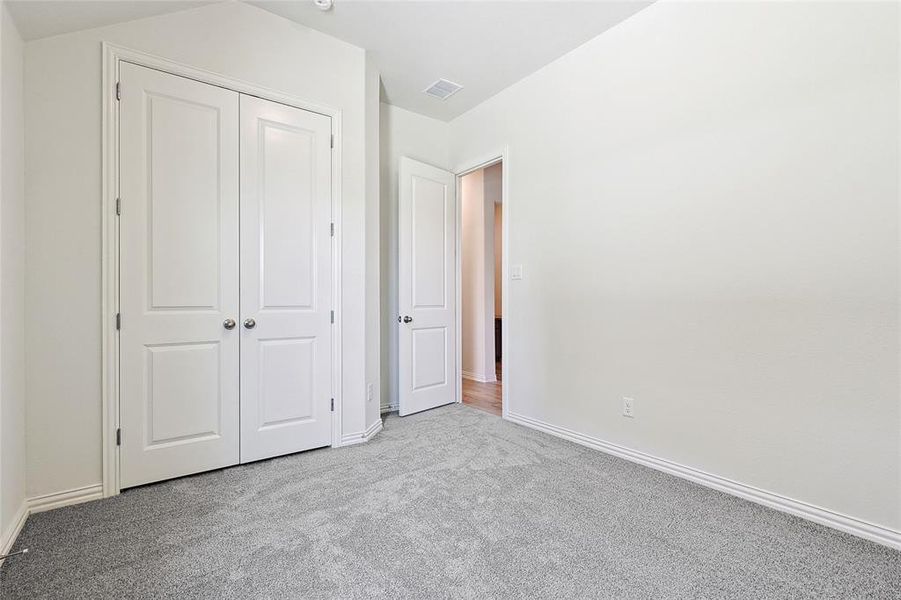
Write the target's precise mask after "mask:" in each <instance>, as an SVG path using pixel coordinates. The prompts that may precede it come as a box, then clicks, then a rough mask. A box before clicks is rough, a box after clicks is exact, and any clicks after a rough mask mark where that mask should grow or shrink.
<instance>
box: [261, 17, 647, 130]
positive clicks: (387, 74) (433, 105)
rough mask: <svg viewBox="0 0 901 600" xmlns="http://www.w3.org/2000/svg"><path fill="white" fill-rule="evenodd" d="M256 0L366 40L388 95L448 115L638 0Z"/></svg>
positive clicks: (603, 26)
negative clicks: (439, 89) (448, 87)
mask: <svg viewBox="0 0 901 600" xmlns="http://www.w3.org/2000/svg"><path fill="white" fill-rule="evenodd" d="M249 1H250V3H251V4H253V5H255V6H259V7H260V8H264V9H266V10H268V11H270V12H273V13H275V14H278V15H281V16H283V17H286V18H288V19H291V20H292V21H296V22H298V23H302V24H303V25H306V26H308V27H311V28H313V29H318V30H319V31H322V32H324V33H328V34H329V35H333V36H335V37H336V38H339V39H342V40H344V41H346V42H350V43H351V44H354V45H355V46H360V47H361V48H366V49H367V50H368V51H369V52H370V53H371V55H372V59H373V61H374V63H375V65H376V66H377V67H378V68H379V71H380V72H381V76H382V91H383V94H384V97H383V100H384V101H385V102H388V103H389V104H394V105H395V106H400V107H401V108H406V109H408V110H412V111H414V112H418V113H421V114H424V115H428V116H430V117H434V118H436V119H441V120H444V121H449V120H451V119H453V118H454V117H456V116H458V115H460V114H462V113H464V112H466V111H467V110H469V109H470V108H472V107H474V106H476V105H477V104H479V103H480V102H482V101H484V100H486V99H487V98H490V97H491V96H493V95H495V94H496V93H498V92H499V91H501V90H502V89H504V88H506V87H508V86H509V85H511V84H513V83H515V82H517V81H519V80H520V79H522V78H523V77H525V76H526V75H529V74H530V73H533V72H534V71H536V70H538V69H539V68H541V67H543V66H544V65H546V64H548V63H549V62H552V61H553V60H554V59H556V58H559V57H560V56H563V55H564V54H566V53H567V52H569V51H570V50H572V49H574V48H576V47H578V46H581V45H582V44H584V43H585V42H587V41H588V40H590V39H591V38H593V37H595V36H597V35H598V34H600V33H601V32H603V31H606V30H607V29H609V28H611V27H613V26H614V25H616V24H617V23H619V22H621V21H623V20H624V19H626V18H628V17H630V16H632V15H633V14H635V13H636V12H638V11H639V10H641V9H642V8H644V7H646V6H648V5H649V4H650V2H638V1H619V2H616V1H606V0H595V1H593V2H592V1H584V0H582V1H575V2H573V1H569V0H546V1H534V0H526V1H523V0H519V1H516V0H506V1H440V0H431V1H427V0H423V1H406V2H404V1H396V0H395V1H384V0H367V1H362V0H357V1H352V0H335V6H334V8H332V10H330V11H328V12H322V11H320V10H319V9H317V8H316V7H315V6H313V3H312V2H311V1H304V0H298V1H291V2H288V1H285V0H249ZM441 78H444V79H449V80H450V81H453V82H455V83H459V84H460V85H462V86H463V89H462V90H461V91H459V92H457V93H456V94H454V95H453V96H451V97H450V98H448V99H447V100H443V101H442V100H438V99H437V98H432V97H430V96H426V95H425V94H423V93H422V91H423V90H424V89H425V88H427V87H428V86H429V85H431V84H432V83H434V82H435V80H437V79H441Z"/></svg>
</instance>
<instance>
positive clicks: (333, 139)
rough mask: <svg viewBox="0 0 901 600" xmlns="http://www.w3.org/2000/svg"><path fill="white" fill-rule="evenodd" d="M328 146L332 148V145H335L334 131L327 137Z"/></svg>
mask: <svg viewBox="0 0 901 600" xmlns="http://www.w3.org/2000/svg"><path fill="white" fill-rule="evenodd" d="M328 147H329V148H334V147H335V134H334V133H333V134H332V136H331V137H330V138H329V142H328Z"/></svg>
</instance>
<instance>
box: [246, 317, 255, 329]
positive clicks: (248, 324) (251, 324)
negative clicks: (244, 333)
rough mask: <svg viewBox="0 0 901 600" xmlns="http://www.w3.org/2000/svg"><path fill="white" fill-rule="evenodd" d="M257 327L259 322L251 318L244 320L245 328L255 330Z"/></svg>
mask: <svg viewBox="0 0 901 600" xmlns="http://www.w3.org/2000/svg"><path fill="white" fill-rule="evenodd" d="M256 326H257V322H256V321H254V320H253V319H249V318H248V319H244V327H246V328H247V329H253V328H254V327H256Z"/></svg>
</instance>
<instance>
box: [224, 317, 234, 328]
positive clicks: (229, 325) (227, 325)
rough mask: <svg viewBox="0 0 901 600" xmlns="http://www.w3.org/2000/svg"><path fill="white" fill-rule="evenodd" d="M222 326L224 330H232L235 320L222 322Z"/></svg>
mask: <svg viewBox="0 0 901 600" xmlns="http://www.w3.org/2000/svg"><path fill="white" fill-rule="evenodd" d="M222 326H223V327H225V328H226V329H234V328H235V320H234V319H226V320H224V321H222Z"/></svg>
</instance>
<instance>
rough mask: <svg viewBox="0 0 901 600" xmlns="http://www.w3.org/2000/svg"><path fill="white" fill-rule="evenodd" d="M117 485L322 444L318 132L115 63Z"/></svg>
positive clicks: (325, 252) (230, 94) (325, 132)
mask: <svg viewBox="0 0 901 600" xmlns="http://www.w3.org/2000/svg"><path fill="white" fill-rule="evenodd" d="M119 83H120V93H121V100H120V102H119V180H120V190H119V192H120V197H121V211H120V215H119V217H118V218H119V248H120V256H119V260H120V289H119V305H120V315H121V326H120V331H119V336H120V338H119V341H120V403H119V407H120V426H121V442H120V444H121V448H120V480H121V486H122V487H123V488H124V487H130V486H135V485H140V484H144V483H149V482H152V481H159V480H162V479H169V478H172V477H179V476H182V475H187V474H191V473H198V472H201V471H207V470H211V469H217V468H221V467H226V466H229V465H234V464H238V463H242V462H249V461H253V460H259V459H262V458H268V457H271V456H276V455H280V454H287V453H291V452H298V451H301V450H307V449H310V448H317V447H321V446H326V445H329V444H330V443H331V415H332V413H331V373H332V336H331V327H332V325H331V309H332V306H331V302H332V294H331V290H332V276H333V275H332V238H331V232H330V230H331V119H330V118H329V117H327V116H323V115H320V114H316V113H312V112H308V111H304V110H300V109H297V108H293V107H289V106H286V105H283V104H278V103H275V102H270V101H267V100H262V99H260V98H256V97H252V96H247V95H244V94H239V93H237V92H234V91H231V90H227V89H224V88H220V87H215V86H212V85H207V84H204V83H200V82H197V81H194V80H191V79H186V78H183V77H178V76H175V75H171V74H168V73H163V72H161V71H156V70H153V69H149V68H146V67H141V66H138V65H134V64H129V63H122V64H121V65H120V73H119Z"/></svg>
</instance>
